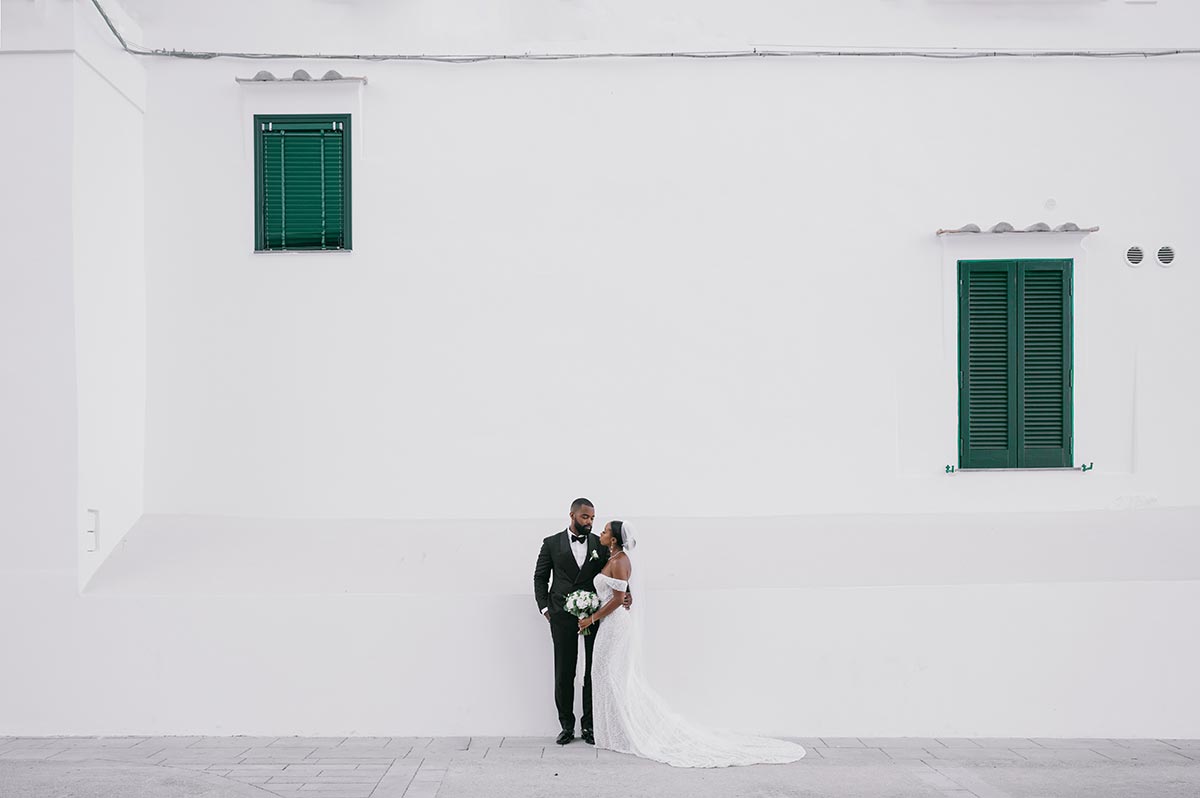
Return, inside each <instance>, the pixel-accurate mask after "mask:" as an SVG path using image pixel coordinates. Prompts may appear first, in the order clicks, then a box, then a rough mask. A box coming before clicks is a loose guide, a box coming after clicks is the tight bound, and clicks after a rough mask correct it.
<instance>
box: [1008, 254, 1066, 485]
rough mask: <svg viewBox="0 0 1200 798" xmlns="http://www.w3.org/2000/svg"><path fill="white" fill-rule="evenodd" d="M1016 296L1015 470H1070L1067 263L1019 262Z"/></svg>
mask: <svg viewBox="0 0 1200 798" xmlns="http://www.w3.org/2000/svg"><path fill="white" fill-rule="evenodd" d="M1017 294H1018V297H1019V300H1020V301H1019V303H1018V310H1017V370H1016V376H1017V392H1018V395H1019V401H1018V403H1017V449H1018V453H1019V456H1018V465H1019V466H1020V467H1021V468H1055V467H1066V466H1070V465H1071V464H1072V461H1073V456H1072V452H1071V448H1072V446H1071V444H1072V440H1071V436H1072V431H1071V420H1072V418H1071V417H1072V407H1071V394H1072V383H1073V381H1074V380H1073V379H1072V376H1073V375H1072V363H1071V352H1072V347H1071V327H1072V320H1071V315H1072V313H1071V294H1072V290H1071V262H1070V261H1022V262H1021V263H1020V264H1019V268H1018V270H1017Z"/></svg>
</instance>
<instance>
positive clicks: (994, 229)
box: [937, 222, 1100, 236]
mask: <svg viewBox="0 0 1200 798" xmlns="http://www.w3.org/2000/svg"><path fill="white" fill-rule="evenodd" d="M1099 230H1100V228H1099V227H1080V226H1079V225H1077V224H1075V223H1074V222H1064V223H1062V224H1060V225H1059V226H1058V227H1054V228H1051V227H1050V225H1048V224H1046V223H1045V222H1037V223H1035V224H1031V225H1029V226H1028V227H1026V228H1025V229H1024V230H1018V229H1017V228H1015V227H1013V226H1012V225H1011V224H1009V223H1008V222H998V223H997V224H994V225H992V226H991V227H989V228H988V229H987V230H980V229H979V225H977V224H966V225H963V226H962V227H958V228H955V229H953V230H945V229H942V230H938V231H937V234H938V235H940V236H952V235H960V234H963V235H999V234H1004V233H1017V234H1024V233H1076V234H1079V235H1087V234H1088V233H1095V232H1098V231H1099Z"/></svg>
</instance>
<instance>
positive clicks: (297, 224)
mask: <svg viewBox="0 0 1200 798" xmlns="http://www.w3.org/2000/svg"><path fill="white" fill-rule="evenodd" d="M255 187H256V192H255V198H256V205H257V210H256V215H255V238H256V248H257V249H259V250H314V249H315V250H320V249H349V248H350V117H349V116H347V115H334V116H320V117H318V116H296V115H290V116H272V117H266V116H256V117H255Z"/></svg>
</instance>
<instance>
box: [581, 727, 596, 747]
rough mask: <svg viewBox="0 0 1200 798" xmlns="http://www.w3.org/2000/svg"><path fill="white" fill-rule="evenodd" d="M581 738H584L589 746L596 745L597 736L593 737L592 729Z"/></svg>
mask: <svg viewBox="0 0 1200 798" xmlns="http://www.w3.org/2000/svg"><path fill="white" fill-rule="evenodd" d="M580 736H581V737H583V741H584V742H585V743H587V744H588V745H595V744H596V738H595V736H593V735H592V731H591V729H585V730H584V732H583V734H582V735H580Z"/></svg>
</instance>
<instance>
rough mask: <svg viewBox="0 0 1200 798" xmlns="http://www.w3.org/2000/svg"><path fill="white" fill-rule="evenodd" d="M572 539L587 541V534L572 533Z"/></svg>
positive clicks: (577, 541) (581, 541)
mask: <svg viewBox="0 0 1200 798" xmlns="http://www.w3.org/2000/svg"><path fill="white" fill-rule="evenodd" d="M571 540H573V541H575V542H576V543H586V542H587V535H571Z"/></svg>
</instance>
